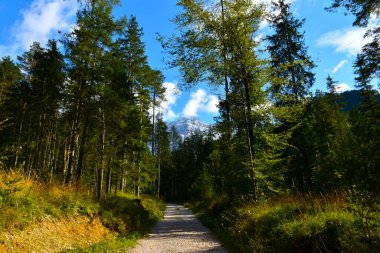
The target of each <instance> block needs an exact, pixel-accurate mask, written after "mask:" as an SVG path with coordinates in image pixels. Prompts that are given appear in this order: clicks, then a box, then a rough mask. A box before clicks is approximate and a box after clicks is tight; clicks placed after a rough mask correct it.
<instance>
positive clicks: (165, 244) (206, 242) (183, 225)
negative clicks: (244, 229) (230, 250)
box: [131, 204, 227, 253]
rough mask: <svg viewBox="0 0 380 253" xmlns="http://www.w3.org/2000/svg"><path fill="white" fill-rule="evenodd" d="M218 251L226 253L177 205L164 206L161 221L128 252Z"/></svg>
mask: <svg viewBox="0 0 380 253" xmlns="http://www.w3.org/2000/svg"><path fill="white" fill-rule="evenodd" d="M142 252H143V253H151V252H152V253H164V252H165V253H169V252H170V253H174V252H181V253H182V252H183V253H184V252H186V253H190V252H218V253H226V252H227V251H226V250H225V249H224V248H223V247H222V246H221V244H220V243H219V242H218V241H217V240H216V239H215V238H214V237H213V235H212V234H211V232H210V231H209V230H208V229H207V228H205V227H204V226H203V225H202V224H201V223H200V222H199V220H198V219H197V218H196V217H195V216H194V215H193V214H192V212H191V211H190V209H188V208H185V207H183V206H181V205H175V204H168V205H167V206H166V210H165V216H164V219H163V220H162V221H160V222H158V223H157V224H156V225H155V226H154V228H153V229H152V232H151V233H150V234H149V236H148V237H146V238H144V239H142V240H140V241H139V243H138V245H137V246H136V247H135V248H133V249H132V250H131V253H142Z"/></svg>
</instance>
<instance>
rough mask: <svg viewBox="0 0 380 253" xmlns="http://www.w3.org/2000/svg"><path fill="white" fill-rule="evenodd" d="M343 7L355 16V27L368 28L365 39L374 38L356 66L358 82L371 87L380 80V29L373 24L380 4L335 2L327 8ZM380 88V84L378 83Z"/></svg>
mask: <svg viewBox="0 0 380 253" xmlns="http://www.w3.org/2000/svg"><path fill="white" fill-rule="evenodd" d="M340 7H343V8H345V9H346V10H347V11H348V12H351V13H352V14H353V15H354V16H355V21H354V22H353V24H352V25H353V26H358V27H368V26H370V29H369V30H368V31H367V32H366V34H365V35H364V37H372V41H371V42H369V43H368V44H366V45H364V46H363V48H362V52H361V53H359V54H358V56H357V60H356V62H355V64H354V67H355V68H356V74H357V75H358V77H357V78H356V81H357V82H358V83H360V84H367V85H369V83H370V81H371V80H373V79H377V80H378V81H379V80H380V53H379V52H380V27H379V26H378V25H376V23H373V22H371V20H372V19H373V17H375V18H376V17H379V15H380V3H379V1H374V0H364V1H362V0H334V2H333V3H332V5H331V6H330V7H328V8H326V9H327V10H328V11H334V10H336V9H337V8H340ZM378 85H379V87H380V82H378Z"/></svg>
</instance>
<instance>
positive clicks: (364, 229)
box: [190, 191, 380, 253]
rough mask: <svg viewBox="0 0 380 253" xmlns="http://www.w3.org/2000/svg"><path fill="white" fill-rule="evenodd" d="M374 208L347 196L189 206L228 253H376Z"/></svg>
mask: <svg viewBox="0 0 380 253" xmlns="http://www.w3.org/2000/svg"><path fill="white" fill-rule="evenodd" d="M376 198H377V199H376ZM376 203H377V204H376ZM378 203H379V201H378V197H376V196H374V195H371V194H365V195H363V194H359V193H358V192H354V191H351V192H349V193H347V194H330V195H326V196H323V195H319V196H314V195H299V196H292V197H290V196H288V197H286V196H284V197H278V198H273V199H271V200H268V201H262V202H260V204H253V203H249V202H247V201H244V200H237V201H235V202H234V203H226V202H224V200H223V198H222V199H220V198H217V197H215V198H213V199H209V200H208V201H202V202H196V203H193V204H191V205H190V206H191V207H192V208H193V210H194V211H195V212H196V213H197V214H198V216H199V217H200V219H201V220H202V222H203V223H204V224H205V225H206V226H208V227H210V228H211V229H212V230H213V231H214V232H215V233H216V234H217V235H218V237H219V238H220V239H221V240H222V242H223V243H224V244H225V245H226V247H228V248H229V250H230V251H231V252H289V253H290V252H377V250H378V249H379V248H380V240H379V239H380V215H379V213H380V212H379V211H380V205H379V204H378Z"/></svg>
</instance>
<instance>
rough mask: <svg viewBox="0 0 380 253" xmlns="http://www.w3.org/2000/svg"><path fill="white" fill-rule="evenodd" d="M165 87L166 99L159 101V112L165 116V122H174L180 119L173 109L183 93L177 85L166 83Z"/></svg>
mask: <svg viewBox="0 0 380 253" xmlns="http://www.w3.org/2000/svg"><path fill="white" fill-rule="evenodd" d="M163 86H164V87H165V93H164V99H163V100H162V101H159V104H160V107H159V110H160V112H161V113H162V114H163V118H164V120H173V119H175V118H177V117H178V114H176V113H174V111H173V109H172V108H171V107H172V106H173V105H174V104H175V103H176V101H177V99H178V97H179V96H180V95H181V92H180V90H179V89H178V87H177V84H175V83H169V82H165V83H163Z"/></svg>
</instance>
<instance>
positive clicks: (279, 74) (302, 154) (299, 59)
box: [267, 0, 315, 189]
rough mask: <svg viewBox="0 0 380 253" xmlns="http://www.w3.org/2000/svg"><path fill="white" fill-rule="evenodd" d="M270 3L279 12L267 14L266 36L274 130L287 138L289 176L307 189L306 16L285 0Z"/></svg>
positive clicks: (308, 84) (309, 69)
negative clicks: (300, 16)
mask: <svg viewBox="0 0 380 253" xmlns="http://www.w3.org/2000/svg"><path fill="white" fill-rule="evenodd" d="M272 5H273V12H274V13H276V12H278V14H274V15H272V16H271V17H270V23H271V26H272V27H273V28H274V32H275V33H274V34H273V35H270V36H268V37H267V41H268V42H269V45H268V47H267V49H268V52H269V54H270V72H271V80H270V83H271V85H270V88H269V90H270V93H271V95H272V99H273V101H274V105H275V111H274V115H275V117H276V119H277V122H276V124H277V127H276V129H275V130H274V131H275V132H277V133H278V134H279V135H282V137H283V138H286V139H287V142H288V144H287V146H286V148H284V149H283V150H279V152H281V153H282V154H280V155H281V159H282V160H283V162H282V164H283V165H284V164H286V165H285V166H286V167H287V169H286V170H288V171H287V174H288V176H289V177H290V178H291V180H292V181H294V180H295V179H296V181H297V182H298V183H299V184H301V185H302V186H303V188H304V189H306V185H307V184H310V181H311V178H310V177H311V172H310V171H309V170H307V169H305V168H308V167H309V166H308V162H309V161H307V160H306V157H307V154H306V153H307V148H306V147H305V145H304V142H303V137H301V136H302V134H301V133H300V131H299V129H300V127H301V124H302V115H303V109H304V104H305V103H306V96H307V95H308V94H309V89H310V87H311V86H312V85H313V83H314V80H315V78H314V73H313V72H312V69H313V68H314V67H315V65H314V63H313V61H312V60H311V59H310V57H309V56H308V54H307V47H306V46H305V42H304V33H303V32H300V29H301V28H302V26H303V24H304V22H305V20H298V19H296V18H295V17H294V16H293V14H292V13H291V12H290V10H289V9H290V4H287V3H285V1H284V0H280V1H279V2H278V3H277V2H272ZM284 162H286V163H284Z"/></svg>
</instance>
